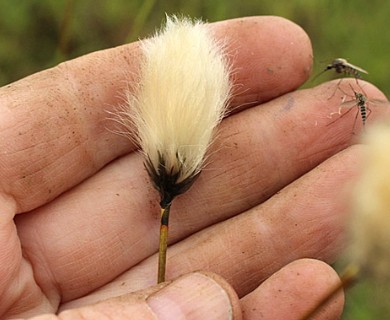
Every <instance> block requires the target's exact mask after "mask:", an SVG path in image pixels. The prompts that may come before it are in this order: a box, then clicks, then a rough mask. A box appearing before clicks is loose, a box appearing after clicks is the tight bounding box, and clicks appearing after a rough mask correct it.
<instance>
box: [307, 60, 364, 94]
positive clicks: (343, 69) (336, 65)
mask: <svg viewBox="0 0 390 320" xmlns="http://www.w3.org/2000/svg"><path fill="white" fill-rule="evenodd" d="M332 69H334V70H335V71H336V73H338V74H343V75H346V76H353V77H354V78H355V80H356V83H357V84H358V79H361V78H362V73H365V74H368V72H367V71H366V70H364V69H362V68H360V67H358V66H355V65H353V64H352V63H349V62H348V61H347V60H346V59H343V58H336V59H334V60H333V61H332V63H330V64H328V65H327V66H326V68H325V69H324V70H323V71H322V72H320V73H319V74H317V75H316V76H315V77H314V78H313V80H312V81H314V80H315V79H317V77H318V76H320V75H321V74H323V73H324V72H326V71H328V70H332ZM342 80H343V79H340V80H339V82H338V83H337V85H336V89H335V91H334V92H333V94H332V95H331V96H330V97H329V98H328V100H329V99H331V98H332V97H333V96H334V95H335V93H336V90H337V88H339V86H340V83H341V81H342Z"/></svg>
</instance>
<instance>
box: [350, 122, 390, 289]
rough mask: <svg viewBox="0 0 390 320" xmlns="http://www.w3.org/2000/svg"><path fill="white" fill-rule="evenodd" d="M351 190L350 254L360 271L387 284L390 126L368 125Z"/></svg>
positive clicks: (389, 280)
mask: <svg viewBox="0 0 390 320" xmlns="http://www.w3.org/2000/svg"><path fill="white" fill-rule="evenodd" d="M365 142H366V143H367V145H368V148H367V149H368V150H366V151H367V156H366V159H365V160H366V161H365V162H364V163H363V165H364V167H363V172H362V175H361V177H360V179H359V181H358V182H357V185H356V187H355V190H354V196H353V197H354V199H353V207H352V209H353V214H352V216H351V222H350V237H351V239H350V246H349V258H350V259H351V260H352V263H353V264H355V265H356V266H357V267H359V269H360V270H361V272H360V273H361V275H362V276H364V277H368V278H369V279H371V280H374V281H377V282H379V283H384V282H387V284H389V285H390V126H389V124H381V125H377V126H376V127H373V128H371V129H370V130H369V131H368V132H367V135H366V137H365Z"/></svg>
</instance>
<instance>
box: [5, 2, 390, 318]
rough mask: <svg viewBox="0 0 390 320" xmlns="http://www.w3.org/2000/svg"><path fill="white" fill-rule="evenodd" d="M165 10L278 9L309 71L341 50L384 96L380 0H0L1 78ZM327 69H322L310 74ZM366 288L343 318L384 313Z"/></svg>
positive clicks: (230, 13) (385, 48)
mask: <svg viewBox="0 0 390 320" xmlns="http://www.w3.org/2000/svg"><path fill="white" fill-rule="evenodd" d="M165 13H181V14H186V15H190V16H192V17H199V18H203V19H204V20H207V21H210V22H212V21H217V20H222V19H229V18H235V17H241V16H251V15H252V16H253V15H278V16H283V17H285V18H288V19H290V20H292V21H294V22H296V23H297V24H299V25H300V26H302V27H303V28H304V29H305V30H306V32H307V33H308V34H309V36H310V38H311V39H312V43H313V48H314V71H313V74H317V73H318V72H320V71H321V70H322V69H323V68H324V67H325V66H326V65H327V64H328V63H330V62H331V61H332V60H333V59H334V58H337V57H343V58H346V59H348V60H349V61H350V62H351V63H353V64H356V65H357V66H360V67H362V68H364V69H366V70H368V71H369V75H368V76H366V77H365V79H367V80H369V81H371V82H372V83H374V84H376V85H377V86H378V87H379V88H380V89H381V90H382V91H384V92H385V93H386V94H387V96H390V73H389V70H390V59H389V58H388V57H387V54H388V52H390V34H389V33H387V32H388V30H387V28H388V27H389V17H390V2H387V1H381V0H371V1H365V0H343V1H341V0H317V1H313V0H295V1H291V0H280V1H271V0H269V1H239V0H229V1H226V0H214V1H208V0H207V1H206V0H200V1H191V0H186V1H184V0H183V1H181V0H171V1H156V0H131V1H129V0H111V1H93V0H78V1H74V0H29V1H21V0H14V1H9V0H0V86H2V85H5V84H7V83H10V82H13V81H15V80H17V79H20V78H22V77H24V76H27V75H29V74H31V73H34V72H37V71H39V70H42V69H44V68H48V67H51V66H54V65H56V64H57V63H59V62H61V61H64V60H68V59H71V58H74V57H77V56H80V55H83V54H86V53H88V52H92V51H96V50H100V49H104V48H109V47H112V46H117V45H121V44H123V43H126V42H130V41H134V40H136V39H138V38H142V37H144V36H147V35H149V34H151V33H152V32H153V31H154V30H155V28H156V27H157V26H159V25H160V24H161V21H162V20H163V19H164V15H165ZM330 76H331V74H330V73H329V74H324V75H321V76H320V77H319V78H318V79H317V80H316V81H315V82H316V83H319V82H323V81H325V80H327V79H329V77H330ZM309 81H310V80H309ZM313 84H314V83H310V82H309V85H313ZM371 289H372V288H370V287H369V285H363V286H358V287H357V288H355V289H353V290H352V291H351V294H350V295H349V297H348V298H347V309H346V312H345V315H344V318H343V319H346V320H347V319H348V320H349V319H384V317H381V316H380V315H378V314H377V312H378V311H377V310H376V309H373V308H375V307H372V304H371V302H370V292H371Z"/></svg>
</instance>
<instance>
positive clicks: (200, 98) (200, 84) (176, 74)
mask: <svg viewBox="0 0 390 320" xmlns="http://www.w3.org/2000/svg"><path fill="white" fill-rule="evenodd" d="M140 46H141V51H142V54H143V57H142V62H141V66H140V75H139V79H138V85H137V87H136V88H135V92H134V94H130V93H129V94H128V95H127V99H128V104H127V108H126V110H124V112H122V113H121V117H122V118H123V117H124V118H123V119H122V120H123V123H124V124H125V125H126V124H127V125H129V129H130V130H132V131H134V130H133V128H135V130H136V135H135V140H136V142H137V143H138V144H139V146H140V148H141V150H142V152H143V154H144V156H145V167H146V170H147V172H148V174H149V176H150V178H151V180H152V182H153V185H154V187H155V188H156V189H157V190H158V191H159V193H160V196H161V201H160V206H161V209H162V210H161V230H160V250H159V251H160V259H159V265H160V266H159V275H158V282H162V281H164V279H165V252H164V251H166V238H167V232H168V231H167V230H168V218H169V209H170V205H171V202H172V200H173V199H174V198H175V197H176V196H177V195H179V194H182V193H183V192H185V191H187V190H188V188H189V187H190V186H191V185H192V184H193V182H194V181H195V178H196V177H197V176H198V175H199V173H200V172H201V170H202V167H203V165H204V160H205V155H206V152H207V149H208V147H209V145H210V143H211V141H212V138H213V135H214V133H215V129H216V127H217V125H218V124H219V123H220V121H221V120H222V118H223V116H224V115H225V112H226V106H227V102H228V99H229V97H230V93H231V82H230V67H229V63H228V60H227V57H226V55H225V52H224V47H223V44H221V43H220V42H218V41H216V40H215V39H214V38H213V36H212V34H210V29H209V28H208V26H207V25H206V24H204V23H202V22H201V21H192V20H191V19H189V18H177V17H175V16H173V17H167V20H166V24H165V26H164V27H163V28H162V29H161V31H159V32H157V33H156V34H155V36H153V37H152V38H150V39H146V40H143V41H141V45H140Z"/></svg>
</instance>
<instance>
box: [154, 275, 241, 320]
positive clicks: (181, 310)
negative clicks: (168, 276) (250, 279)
mask: <svg viewBox="0 0 390 320" xmlns="http://www.w3.org/2000/svg"><path fill="white" fill-rule="evenodd" d="M146 301H147V304H148V305H149V307H150V308H151V309H152V311H153V312H154V314H155V315H156V317H157V318H158V319H159V320H165V319H194V320H195V319H199V320H201V319H241V309H240V305H239V300H238V297H237V295H236V293H235V292H234V290H233V289H232V287H231V286H230V285H229V284H228V283H227V282H226V281H225V280H224V279H222V278H221V277H219V276H217V275H215V274H212V273H209V272H194V273H191V274H187V275H184V276H181V277H179V278H178V279H176V280H174V281H173V282H172V283H170V284H169V285H167V286H166V287H164V288H162V289H161V290H160V291H158V292H156V293H154V294H152V295H151V296H149V297H148V298H147V300H146Z"/></svg>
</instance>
